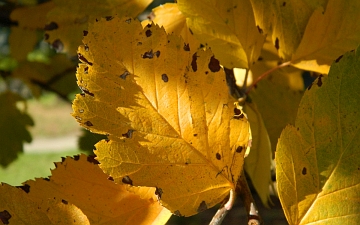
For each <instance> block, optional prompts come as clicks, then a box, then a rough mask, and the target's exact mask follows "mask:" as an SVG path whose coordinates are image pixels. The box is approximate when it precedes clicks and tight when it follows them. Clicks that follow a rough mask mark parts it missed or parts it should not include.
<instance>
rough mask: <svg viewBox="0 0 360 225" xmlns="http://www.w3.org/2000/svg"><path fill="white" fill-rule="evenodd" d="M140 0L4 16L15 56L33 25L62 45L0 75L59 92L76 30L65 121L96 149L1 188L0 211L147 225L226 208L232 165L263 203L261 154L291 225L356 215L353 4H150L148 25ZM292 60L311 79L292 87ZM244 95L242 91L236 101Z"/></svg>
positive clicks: (359, 63) (359, 32)
mask: <svg viewBox="0 0 360 225" xmlns="http://www.w3.org/2000/svg"><path fill="white" fill-rule="evenodd" d="M150 2H151V1H146V0H138V1H122V0H118V1H109V2H105V3H104V2H103V1H92V2H91V3H81V1H80V0H79V3H78V4H74V2H72V3H71V4H70V3H65V2H64V1H57V0H54V1H49V2H46V3H43V4H40V5H37V6H34V7H26V8H19V9H16V10H14V11H13V13H12V14H11V18H12V19H13V20H16V21H18V26H17V27H16V29H14V30H15V31H13V32H12V35H14V37H13V38H12V39H13V41H14V42H16V43H17V44H13V43H11V46H13V47H12V48H13V49H14V50H12V54H13V57H17V60H18V61H19V62H21V60H23V61H24V60H25V57H24V53H22V51H20V50H19V49H18V50H16V48H21V49H32V47H31V46H32V45H34V43H35V42H34V41H32V42H31V41H30V40H31V39H29V41H26V42H24V41H23V40H22V39H21V38H23V37H24V35H25V33H24V32H29V33H31V32H34V31H35V30H38V29H43V28H44V24H45V39H46V40H47V41H48V42H49V43H50V44H51V45H52V46H53V47H54V48H55V49H56V50H57V51H58V52H65V53H66V55H64V54H63V55H60V54H57V55H54V56H53V57H52V58H51V62H53V63H50V64H48V65H46V64H44V63H39V62H29V61H28V60H25V61H24V62H23V63H19V66H18V67H17V68H16V70H14V71H12V73H11V77H12V76H14V77H19V78H21V79H23V80H24V81H25V83H27V84H28V85H29V86H34V82H33V81H34V80H36V81H37V82H35V84H37V85H38V84H44V83H45V84H46V87H49V88H51V90H57V86H56V83H54V80H55V81H56V82H57V81H58V80H59V79H57V77H58V74H62V73H69V72H71V68H73V67H72V66H73V65H71V64H68V63H69V62H70V61H69V57H70V58H71V56H73V55H74V54H75V51H76V49H77V47H78V45H80V42H81V39H82V45H80V47H79V48H78V50H77V56H78V59H79V60H80V63H79V65H78V67H77V72H76V78H77V85H78V86H79V87H80V89H81V90H82V92H83V93H82V94H79V95H77V96H76V99H75V100H74V102H73V110H74V112H73V116H74V117H75V119H76V120H77V121H78V122H79V124H80V125H81V126H83V127H85V128H86V129H88V130H90V131H91V132H94V133H98V134H102V135H106V136H107V139H106V140H102V141H100V142H98V143H97V144H96V145H95V148H96V150H95V151H94V152H95V155H96V160H95V159H94V158H92V157H87V156H85V155H80V156H75V157H74V158H69V157H68V158H66V159H64V160H63V161H62V162H61V163H57V164H56V165H57V168H56V169H55V170H53V171H52V176H51V177H50V178H45V179H36V180H35V181H27V182H25V183H24V185H23V186H22V187H21V189H16V188H14V187H11V186H9V185H6V184H2V185H1V186H0V193H1V195H0V219H1V220H2V221H3V222H4V221H5V222H4V223H8V222H15V223H19V221H24V220H25V221H32V223H34V224H39V223H40V224H41V223H43V224H45V223H46V224H48V223H59V222H61V223H69V222H70V221H71V222H73V223H80V224H87V223H92V224H93V223H95V224H112V223H113V224H119V223H121V224H126V223H128V224H149V223H150V224H151V223H153V224H159V223H165V222H166V221H167V220H168V218H169V217H170V216H171V214H175V215H178V216H191V215H194V214H197V213H199V212H201V211H204V210H206V209H208V208H210V207H213V206H215V205H216V204H218V203H220V202H222V201H223V200H224V199H226V198H227V197H228V196H229V195H230V199H229V201H228V202H227V203H226V204H225V206H224V207H225V208H226V207H227V210H228V209H229V208H231V207H230V206H229V205H228V204H230V205H231V204H232V200H233V199H232V197H233V195H234V193H235V192H237V190H240V191H241V189H245V188H246V187H244V186H240V187H239V180H240V179H239V178H240V175H241V174H242V173H243V172H242V171H243V168H244V170H245V171H246V173H247V174H248V175H249V177H250V178H251V180H252V183H253V184H254V187H255V189H256V191H257V192H258V194H259V196H260V197H261V199H262V201H263V203H264V204H265V205H267V204H268V200H269V185H270V184H271V179H270V168H271V164H272V158H273V155H275V160H276V177H277V191H278V194H279V197H280V200H281V203H282V206H283V209H284V212H285V215H286V218H287V220H288V222H289V223H290V224H308V223H315V222H318V223H319V222H323V221H326V222H328V223H329V224H343V223H348V224H355V223H356V222H357V221H358V220H359V219H360V214H359V211H360V205H359V204H358V201H359V198H360V196H359V193H360V176H359V175H360V164H359V162H360V154H359V153H358V146H359V140H360V139H359V135H360V119H359V118H360V117H359V115H358V113H359V108H358V105H360V98H359V97H360V96H359V95H360V92H359V88H358V87H359V85H360V79H359V74H360V55H359V49H357V47H358V45H359V43H360V24H359V23H358V22H357V21H359V19H360V18H359V17H360V14H359V13H358V11H359V10H360V2H358V1H356V0H352V1H347V2H342V1H336V0H328V1H311V2H308V1H301V0H297V1H276V0H272V1H270V0H268V1H266V0H264V1H256V0H236V1H220V0H213V1H205V0H201V1H190V0H178V1H177V3H168V4H165V5H161V6H159V7H157V8H155V9H154V10H153V15H152V18H151V20H145V21H142V23H140V22H138V21H137V20H136V19H134V17H135V16H136V15H137V14H139V13H140V12H141V11H143V10H144V8H145V6H147V5H148V4H149V3H150ZM39 10H40V11H41V12H42V13H37V12H39ZM44 12H45V14H44ZM34 14H36V15H37V16H36V17H35V16H33V15H34ZM64 15H67V16H64ZM12 39H11V40H12ZM35 39H36V38H35ZM29 42H31V43H32V44H29ZM25 43H26V44H25ZM29 45H30V46H29ZM330 66H331V68H330ZM49 68H50V69H49ZM235 68H241V69H243V70H240V72H239V70H235ZM304 70H308V71H313V72H316V73H318V74H321V75H320V76H318V78H317V79H316V80H315V81H314V83H313V84H312V85H310V86H309V87H307V90H305V91H304V89H305V88H304V84H303V81H302V77H301V74H302V73H303V71H304ZM243 71H245V72H244V74H242V72H243ZM270 72H272V73H271V75H268V74H269V73H270ZM16 74H17V75H16ZM242 75H245V79H243V80H245V81H244V82H242V81H241V78H240V77H241V76H242ZM44 76H46V78H44ZM265 76H267V77H265ZM62 77H63V76H61V78H62ZM235 77H237V78H238V80H240V81H241V85H242V86H241V88H237V87H235V86H234V80H235ZM250 79H252V80H253V82H251V81H249V80H250ZM259 80H261V81H260V82H259ZM50 81H51V82H50ZM59 82H60V81H59ZM66 82H67V81H66ZM74 83H75V82H74ZM247 83H249V86H247ZM38 86H39V85H38ZM38 86H36V85H35V86H34V87H31V90H32V92H33V93H35V94H34V95H36V93H37V91H38V89H37V88H38ZM40 86H41V85H40ZM228 86H229V87H230V94H229V91H228ZM41 87H42V86H41ZM60 89H61V90H60ZM62 91H64V92H62ZM56 92H57V93H59V94H63V95H64V94H66V93H68V90H65V88H59V90H57V91H56ZM5 94H7V96H10V97H11V98H10V97H6V98H5V97H4V99H6V101H9V99H12V100H11V102H12V104H11V105H12V107H11V110H12V111H11V113H10V112H9V110H10V109H6V110H4V112H5V111H6V112H5V114H6V113H7V114H11V115H13V114H15V112H16V115H18V117H21V118H22V119H21V120H18V121H19V124H20V126H21V127H22V128H23V127H25V126H26V125H28V124H31V120H30V119H29V118H28V116H27V115H26V113H24V112H21V113H19V110H17V108H16V106H15V102H16V101H17V97H14V96H13V94H9V93H8V92H4V95H5ZM244 95H248V96H247V100H246V102H244V101H238V100H239V99H238V98H240V99H242V98H243V96H244ZM234 97H236V98H234ZM1 99H3V98H0V100H1ZM4 101H5V100H4ZM9 108H10V107H9ZM245 112H246V114H245ZM1 113H2V112H1ZM19 114H20V115H19ZM8 117H9V116H8ZM0 118H2V117H0ZM4 118H5V117H4ZM2 124H6V123H5V122H3V123H1V124H0V125H2ZM287 124H292V125H287ZM250 127H251V132H250ZM4 129H6V128H4ZM23 130H24V129H23ZM23 130H22V131H21V132H22V133H26V132H24V131H23ZM25 137H26V139H25V138H23V140H29V139H30V138H29V136H28V135H27V136H26V135H25ZM250 146H251V151H250V154H249V148H250ZM275 149H276V151H275ZM274 152H275V153H274ZM12 154H14V153H12ZM247 155H248V156H247ZM245 156H247V158H245ZM94 164H95V165H94ZM89 174H91V176H89ZM5 193H6V194H5ZM98 199H101V201H99V200H98ZM159 203H160V204H159ZM24 206H26V208H25V207H24ZM94 209H95V210H94ZM125 209H126V210H125ZM124 210H125V211H124ZM30 211H31V216H29V214H30V213H29V212H30ZM55 212H56V213H55Z"/></svg>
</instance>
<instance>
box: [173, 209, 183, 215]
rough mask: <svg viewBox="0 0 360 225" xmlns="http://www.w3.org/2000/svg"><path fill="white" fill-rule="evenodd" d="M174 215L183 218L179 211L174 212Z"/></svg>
mask: <svg viewBox="0 0 360 225" xmlns="http://www.w3.org/2000/svg"><path fill="white" fill-rule="evenodd" d="M174 215H175V216H182V215H181V213H180V211H179V210H176V211H175V212H174Z"/></svg>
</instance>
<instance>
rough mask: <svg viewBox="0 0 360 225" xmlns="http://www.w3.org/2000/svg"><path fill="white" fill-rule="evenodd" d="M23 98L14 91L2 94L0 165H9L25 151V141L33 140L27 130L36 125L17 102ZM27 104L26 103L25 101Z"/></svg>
mask: <svg viewBox="0 0 360 225" xmlns="http://www.w3.org/2000/svg"><path fill="white" fill-rule="evenodd" d="M20 101H23V99H22V98H21V97H20V96H19V95H17V94H14V93H12V92H4V93H1V94H0V106H1V107H0V143H2V145H1V147H0V165H1V166H7V165H9V164H10V163H11V162H12V161H14V160H15V159H16V158H17V154H18V153H20V152H22V151H23V142H31V140H32V138H31V135H30V133H29V131H28V130H27V128H28V127H29V126H32V125H34V122H33V120H32V119H31V117H30V116H29V115H28V114H27V113H26V110H24V109H19V108H18V107H17V106H16V104H17V103H18V102H20ZM24 104H25V103H24Z"/></svg>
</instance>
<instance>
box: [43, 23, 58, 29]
mask: <svg viewBox="0 0 360 225" xmlns="http://www.w3.org/2000/svg"><path fill="white" fill-rule="evenodd" d="M58 28H59V26H58V24H57V23H55V22H51V23H48V24H46V25H45V27H44V30H56V29H58Z"/></svg>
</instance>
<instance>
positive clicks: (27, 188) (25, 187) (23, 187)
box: [17, 184, 30, 193]
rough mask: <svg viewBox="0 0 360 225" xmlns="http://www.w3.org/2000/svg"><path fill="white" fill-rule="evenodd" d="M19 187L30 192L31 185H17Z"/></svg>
mask: <svg viewBox="0 0 360 225" xmlns="http://www.w3.org/2000/svg"><path fill="white" fill-rule="evenodd" d="M17 188H20V189H22V190H23V191H25V192H26V193H29V192H30V185H28V184H24V185H23V186H17Z"/></svg>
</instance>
